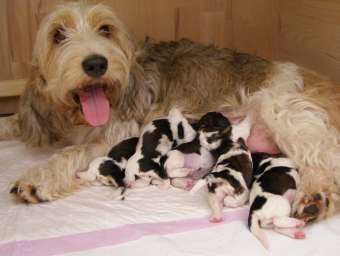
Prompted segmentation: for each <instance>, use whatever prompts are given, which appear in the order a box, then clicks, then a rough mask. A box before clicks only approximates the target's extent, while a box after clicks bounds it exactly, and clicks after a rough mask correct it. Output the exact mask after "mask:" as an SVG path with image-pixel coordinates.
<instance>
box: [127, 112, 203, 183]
mask: <svg viewBox="0 0 340 256" xmlns="http://www.w3.org/2000/svg"><path fill="white" fill-rule="evenodd" d="M195 136H196V131H195V130H194V128H193V127H192V126H191V125H190V124H189V122H188V120H187V119H186V118H185V117H184V116H183V115H182V113H181V112H180V111H179V110H178V109H176V108H174V109H172V110H171V111H170V112H169V115H168V117H167V118H161V119H156V120H154V121H152V122H151V123H149V124H148V125H147V126H146V127H145V128H144V129H143V131H142V135H141V136H140V139H139V141H138V144H137V149H136V152H135V154H134V155H133V156H132V157H131V158H130V159H129V160H128V162H127V166H126V177H125V181H124V182H125V183H126V184H127V186H128V187H131V188H137V187H144V186H147V185H149V184H154V185H164V186H165V187H167V186H168V185H169V180H168V175H167V173H166V171H165V170H164V168H162V166H163V165H164V161H165V156H166V154H167V153H168V152H169V151H170V150H171V149H172V147H173V146H176V145H179V144H182V143H186V142H189V141H192V140H193V139H194V138H195Z"/></svg>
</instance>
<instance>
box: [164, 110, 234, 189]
mask: <svg viewBox="0 0 340 256" xmlns="http://www.w3.org/2000/svg"><path fill="white" fill-rule="evenodd" d="M195 128H196V129H197V131H198V132H197V135H196V137H195V139H194V140H193V141H191V142H188V143H184V144H181V145H179V146H177V147H175V148H174V149H173V150H171V151H170V152H169V153H168V154H167V155H166V160H165V163H164V169H165V171H166V173H167V174H168V176H169V177H170V178H171V184H172V185H173V186H175V187H179V188H183V189H191V187H192V185H193V184H194V182H195V180H197V179H199V178H201V177H202V176H204V175H205V174H206V173H207V172H209V171H210V169H211V168H212V166H213V165H214V164H215V162H216V160H217V155H216V152H215V151H216V149H217V148H218V147H219V146H220V144H221V142H222V139H223V137H224V136H229V135H228V132H229V134H230V130H231V124H230V122H229V120H228V119H227V118H225V117H224V116H223V115H222V114H221V113H218V112H209V113H207V114H205V115H204V116H203V117H202V118H201V119H200V120H199V121H198V122H197V123H196V124H195Z"/></svg>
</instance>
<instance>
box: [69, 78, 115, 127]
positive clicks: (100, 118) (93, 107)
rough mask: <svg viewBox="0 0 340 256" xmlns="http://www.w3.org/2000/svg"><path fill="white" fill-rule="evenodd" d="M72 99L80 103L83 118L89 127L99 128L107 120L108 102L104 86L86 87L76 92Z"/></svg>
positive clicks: (108, 114) (108, 113) (108, 112)
mask: <svg viewBox="0 0 340 256" xmlns="http://www.w3.org/2000/svg"><path fill="white" fill-rule="evenodd" d="M74 99H75V100H76V101H78V102H79V103H80V105H81V109H82V112H83V114H84V117H85V119H86V121H87V122H88V123H89V124H90V125H92V126H101V125H104V124H106V123H107V121H108V120H109V116H110V102H109V100H108V98H107V96H106V94H105V86H102V85H91V86H86V87H85V88H83V89H81V90H78V91H77V92H76V94H75V96H74Z"/></svg>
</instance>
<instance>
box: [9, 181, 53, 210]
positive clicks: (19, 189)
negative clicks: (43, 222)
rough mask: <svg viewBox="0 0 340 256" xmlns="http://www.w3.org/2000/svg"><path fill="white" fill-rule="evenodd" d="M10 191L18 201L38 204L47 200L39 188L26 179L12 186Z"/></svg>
mask: <svg viewBox="0 0 340 256" xmlns="http://www.w3.org/2000/svg"><path fill="white" fill-rule="evenodd" d="M10 193H11V194H12V195H13V196H14V199H15V200H16V201H17V202H18V203H32V204H36V203H42V202H45V201H47V200H46V199H42V197H41V195H40V192H39V190H38V189H37V188H36V187H35V186H33V185H31V184H29V183H27V182H24V181H17V182H16V183H15V184H14V186H13V187H12V188H11V190H10Z"/></svg>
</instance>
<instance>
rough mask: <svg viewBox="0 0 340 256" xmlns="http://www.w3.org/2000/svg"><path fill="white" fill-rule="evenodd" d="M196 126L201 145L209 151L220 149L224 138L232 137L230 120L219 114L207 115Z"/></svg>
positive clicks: (210, 113) (211, 113)
mask: <svg viewBox="0 0 340 256" xmlns="http://www.w3.org/2000/svg"><path fill="white" fill-rule="evenodd" d="M196 126H197V128H198V133H199V138H200V143H201V145H202V146H204V147H205V148H207V149H208V150H213V149H216V148H218V147H219V146H220V145H221V143H222V140H223V139H224V138H226V137H230V136H231V128H232V127H231V124H230V122H229V120H228V119H227V118H226V117H225V116H223V115H222V114H221V113H218V112H209V113H207V114H205V115H204V116H203V117H202V118H201V119H200V120H199V121H198V124H197V125H196Z"/></svg>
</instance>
